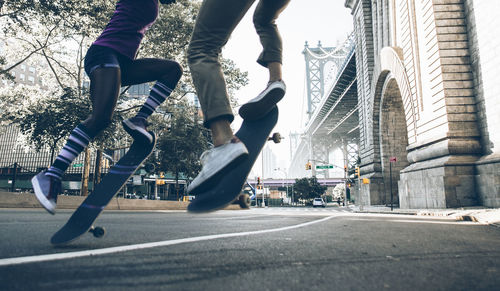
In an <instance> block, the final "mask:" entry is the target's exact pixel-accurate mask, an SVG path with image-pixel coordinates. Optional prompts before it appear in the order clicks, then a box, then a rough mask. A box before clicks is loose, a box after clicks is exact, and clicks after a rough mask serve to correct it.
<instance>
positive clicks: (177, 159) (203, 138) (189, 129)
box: [158, 102, 210, 179]
mask: <svg viewBox="0 0 500 291" xmlns="http://www.w3.org/2000/svg"><path fill="white" fill-rule="evenodd" d="M170 112H171V118H170V120H169V122H168V127H167V128H166V130H165V131H163V134H162V135H161V136H159V140H158V150H159V162H160V170H163V171H170V172H172V173H173V174H174V175H175V177H176V179H178V178H179V176H180V174H181V173H182V174H184V175H185V176H186V177H188V178H194V177H195V176H196V175H197V174H198V172H199V171H200V169H201V164H200V162H199V158H200V155H201V154H202V153H203V151H205V150H207V149H208V148H209V147H210V137H209V133H208V131H207V129H205V128H204V127H203V126H202V125H201V124H200V122H199V117H198V116H197V112H196V111H195V110H194V108H193V107H191V106H187V104H186V102H180V103H178V104H175V106H172V107H171V111H170Z"/></svg>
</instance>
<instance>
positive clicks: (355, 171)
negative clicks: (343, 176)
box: [354, 167, 359, 178]
mask: <svg viewBox="0 0 500 291" xmlns="http://www.w3.org/2000/svg"><path fill="white" fill-rule="evenodd" d="M354 177H355V178H359V167H356V168H354Z"/></svg>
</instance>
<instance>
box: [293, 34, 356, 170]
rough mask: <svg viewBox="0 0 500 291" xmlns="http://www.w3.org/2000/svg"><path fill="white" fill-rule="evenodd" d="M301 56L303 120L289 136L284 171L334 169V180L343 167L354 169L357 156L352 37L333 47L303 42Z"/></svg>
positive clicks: (353, 47) (354, 68)
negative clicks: (303, 67) (288, 158)
mask: <svg viewBox="0 0 500 291" xmlns="http://www.w3.org/2000/svg"><path fill="white" fill-rule="evenodd" d="M303 54H304V57H305V64H306V85H307V91H306V96H305V98H306V99H307V112H306V114H307V124H306V126H305V128H304V130H303V132H301V133H294V134H291V136H290V140H291V149H292V162H291V165H290V171H289V175H290V177H304V176H310V175H313V176H317V177H318V178H331V177H330V176H331V174H330V173H331V172H333V173H336V174H334V176H335V178H340V177H342V178H344V167H346V168H347V170H351V171H353V170H354V168H355V166H356V164H357V160H358V145H357V143H358V139H359V131H358V128H359V125H358V122H359V121H358V108H359V107H358V99H357V85H356V59H355V58H356V56H355V45H354V37H353V35H352V34H351V35H350V36H349V37H348V38H347V40H346V41H345V42H344V43H343V44H342V45H338V46H336V47H323V46H322V45H321V42H319V43H318V45H317V47H310V46H309V44H308V43H307V42H306V44H305V47H304V51H303ZM333 152H337V155H335V156H336V158H334V157H331V156H332V153H333ZM339 153H340V158H339ZM308 166H310V170H308V169H307V167H308ZM317 167H318V169H316V168H317ZM331 167H333V168H331ZM321 168H325V169H321ZM330 169H333V170H330ZM335 169H337V170H336V171H335ZM340 170H342V171H340Z"/></svg>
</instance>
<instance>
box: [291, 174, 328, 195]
mask: <svg viewBox="0 0 500 291" xmlns="http://www.w3.org/2000/svg"><path fill="white" fill-rule="evenodd" d="M326 189H327V187H326V186H321V185H320V184H319V183H318V179H317V178H316V177H311V178H302V179H295V184H294V185H293V191H294V195H295V199H303V200H310V199H314V198H316V197H321V196H322V195H323V194H325V191H326Z"/></svg>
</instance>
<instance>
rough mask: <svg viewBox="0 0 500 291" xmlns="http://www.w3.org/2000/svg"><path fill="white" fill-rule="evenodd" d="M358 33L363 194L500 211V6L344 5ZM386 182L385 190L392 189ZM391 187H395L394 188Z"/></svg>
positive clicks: (461, 2)
mask: <svg viewBox="0 0 500 291" xmlns="http://www.w3.org/2000/svg"><path fill="white" fill-rule="evenodd" d="M345 6H346V7H348V8H350V9H351V11H352V15H353V21H354V30H355V35H356V70H357V80H358V81H357V82H358V87H357V88H358V98H359V99H358V100H359V101H358V103H359V104H360V108H361V109H360V111H359V134H360V144H359V154H360V157H361V175H362V177H366V178H370V180H371V183H370V184H364V185H362V188H361V195H362V196H363V200H364V201H369V202H370V203H371V204H383V203H387V197H389V196H390V193H389V189H391V188H392V189H395V190H394V191H397V192H398V193H397V195H395V196H396V197H399V204H400V207H401V208H446V207H463V206H474V205H483V206H489V207H499V206H500V130H498V127H499V126H500V114H498V112H499V110H500V101H499V98H498V95H499V94H500V82H498V76H499V75H500V60H499V58H498V53H496V52H498V47H499V45H500V39H499V38H498V37H497V36H498V35H500V17H499V16H500V12H499V11H500V2H499V1H496V0H418V1H413V0H346V1H345ZM391 180H392V185H391V182H390V181H391ZM391 186H392V187H391Z"/></svg>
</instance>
